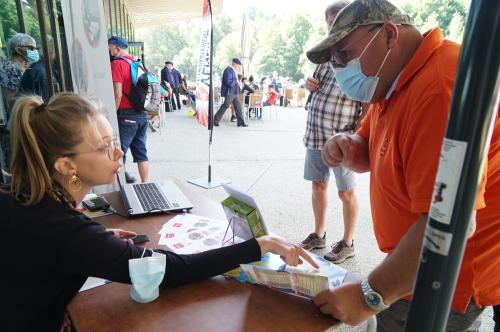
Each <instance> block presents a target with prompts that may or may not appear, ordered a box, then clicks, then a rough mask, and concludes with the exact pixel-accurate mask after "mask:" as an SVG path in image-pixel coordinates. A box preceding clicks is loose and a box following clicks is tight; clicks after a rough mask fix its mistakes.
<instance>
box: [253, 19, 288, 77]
mask: <svg viewBox="0 0 500 332" xmlns="http://www.w3.org/2000/svg"><path fill="white" fill-rule="evenodd" d="M280 23H281V20H279V19H275V20H274V21H272V22H271V23H270V24H268V28H269V29H267V30H268V31H267V32H266V33H261V38H260V40H259V51H260V52H259V53H260V54H259V57H258V62H257V63H256V67H257V72H258V73H259V74H261V75H269V74H270V73H272V72H273V71H277V72H278V73H283V71H284V63H285V60H284V57H283V54H284V48H285V45H286V44H285V39H284V38H283V36H282V34H281V32H280V29H279V26H280V25H281V24H280Z"/></svg>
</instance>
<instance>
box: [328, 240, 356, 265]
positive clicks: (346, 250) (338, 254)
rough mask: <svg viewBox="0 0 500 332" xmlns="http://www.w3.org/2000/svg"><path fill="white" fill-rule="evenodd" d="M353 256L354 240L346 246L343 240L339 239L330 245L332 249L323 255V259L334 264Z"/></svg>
mask: <svg viewBox="0 0 500 332" xmlns="http://www.w3.org/2000/svg"><path fill="white" fill-rule="evenodd" d="M351 257H354V240H352V244H351V245H350V246H348V245H347V244H346V243H345V242H344V240H341V241H339V242H337V243H334V244H333V245H332V251H330V252H329V253H327V254H326V255H325V259H326V260H327V261H330V262H332V263H335V264H339V263H342V262H343V261H345V260H346V259H348V258H351Z"/></svg>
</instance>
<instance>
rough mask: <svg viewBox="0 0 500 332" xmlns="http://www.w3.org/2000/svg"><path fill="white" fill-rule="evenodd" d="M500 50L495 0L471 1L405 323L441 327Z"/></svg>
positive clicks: (487, 132)
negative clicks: (434, 189)
mask: <svg viewBox="0 0 500 332" xmlns="http://www.w3.org/2000/svg"><path fill="white" fill-rule="evenodd" d="M499 54H500V1H498V0H475V1H471V7H470V11H469V15H468V19H467V25H466V28H465V33H464V40H463V45H462V50H461V54H460V61H459V67H458V71H457V76H456V80H455V87H454V90H453V97H452V98H453V99H452V103H451V111H450V117H449V119H448V128H447V130H446V136H445V140H444V141H443V147H442V150H441V159H440V162H439V170H438V175H437V177H436V184H435V186H436V187H435V188H436V192H435V195H434V199H433V202H432V204H431V209H430V212H429V220H428V223H427V227H426V230H425V238H424V242H423V245H422V253H421V261H420V266H419V269H418V274H417V278H416V281H415V288H414V292H413V300H412V303H411V307H410V311H409V314H408V321H407V325H406V331H433V332H434V331H444V329H445V327H446V323H447V320H448V314H449V312H450V305H451V301H452V298H453V293H454V291H455V285H456V282H457V279H458V274H459V269H460V264H461V262H462V257H463V252H464V248H465V244H466V236H467V230H468V227H469V220H470V216H471V214H472V211H473V209H474V203H475V200H476V194H477V189H478V184H479V183H480V179H481V176H482V172H483V170H484V167H483V166H484V161H485V159H486V158H487V149H488V145H489V140H490V138H491V128H492V121H493V120H494V115H495V114H496V102H497V101H498V91H499V85H500V75H499V69H500V57H499V56H498V55H499ZM491 277H492V278H497V277H498V276H491Z"/></svg>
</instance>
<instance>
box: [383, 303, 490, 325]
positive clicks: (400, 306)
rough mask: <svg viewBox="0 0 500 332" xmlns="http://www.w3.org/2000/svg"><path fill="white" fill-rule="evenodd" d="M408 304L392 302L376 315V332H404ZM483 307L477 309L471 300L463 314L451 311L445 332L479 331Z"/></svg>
mask: <svg viewBox="0 0 500 332" xmlns="http://www.w3.org/2000/svg"><path fill="white" fill-rule="evenodd" d="M409 309H410V303H409V302H408V301H407V300H403V299H401V300H398V301H396V302H394V303H393V304H392V305H391V306H390V307H389V309H386V310H384V311H382V312H379V313H378V314H377V332H398V331H404V328H405V325H406V319H407V316H408V311H409ZM483 310H484V307H482V308H478V307H477V306H476V305H475V304H474V301H472V300H471V302H470V303H469V305H468V306H467V310H466V311H465V313H464V314H462V313H460V312H458V311H456V310H455V309H453V308H452V309H451V311H450V314H449V316H448V323H447V324H446V329H445V331H446V332H459V331H460V332H465V331H467V332H469V331H470V332H472V331H479V326H480V325H481V317H480V315H481V313H482V312H483Z"/></svg>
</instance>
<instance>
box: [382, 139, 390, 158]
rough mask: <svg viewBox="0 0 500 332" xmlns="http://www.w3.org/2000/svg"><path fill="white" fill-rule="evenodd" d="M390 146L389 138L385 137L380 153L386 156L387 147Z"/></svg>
mask: <svg viewBox="0 0 500 332" xmlns="http://www.w3.org/2000/svg"><path fill="white" fill-rule="evenodd" d="M388 148H389V139H388V138H387V137H385V138H384V143H382V147H381V148H380V155H381V156H382V157H383V156H385V154H386V152H387V149H388Z"/></svg>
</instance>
